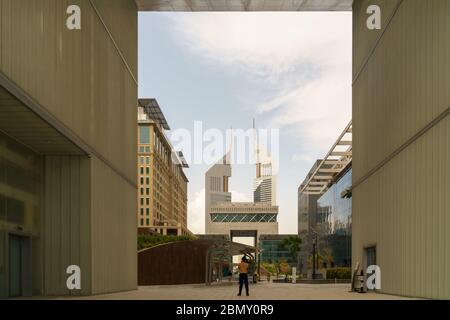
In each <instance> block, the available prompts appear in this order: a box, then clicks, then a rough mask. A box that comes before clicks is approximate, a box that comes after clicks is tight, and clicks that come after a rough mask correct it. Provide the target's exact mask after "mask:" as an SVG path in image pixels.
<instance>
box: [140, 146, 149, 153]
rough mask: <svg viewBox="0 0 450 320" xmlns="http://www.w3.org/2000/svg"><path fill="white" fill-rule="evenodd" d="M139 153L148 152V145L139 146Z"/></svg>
mask: <svg viewBox="0 0 450 320" xmlns="http://www.w3.org/2000/svg"><path fill="white" fill-rule="evenodd" d="M139 153H150V147H142V146H141V147H139Z"/></svg>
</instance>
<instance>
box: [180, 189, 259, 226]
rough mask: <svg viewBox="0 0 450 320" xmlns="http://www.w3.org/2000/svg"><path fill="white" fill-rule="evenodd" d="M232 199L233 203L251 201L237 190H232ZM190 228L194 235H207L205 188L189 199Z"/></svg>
mask: <svg viewBox="0 0 450 320" xmlns="http://www.w3.org/2000/svg"><path fill="white" fill-rule="evenodd" d="M231 199H232V200H233V202H249V201H251V200H250V199H249V198H248V196H247V195H246V194H245V193H242V192H239V191H236V190H231ZM188 228H189V230H190V231H191V232H193V233H194V234H203V233H205V188H203V189H201V190H200V191H197V192H195V194H194V196H193V197H189V203H188Z"/></svg>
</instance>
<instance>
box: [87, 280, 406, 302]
mask: <svg viewBox="0 0 450 320" xmlns="http://www.w3.org/2000/svg"><path fill="white" fill-rule="evenodd" d="M349 288H350V285H349V284H286V283H266V282H261V283H258V284H251V285H250V297H245V295H244V296H242V297H237V296H236V295H237V289H238V288H237V284H215V285H212V286H209V287H206V286H205V285H177V286H150V287H140V288H139V289H138V290H136V291H129V292H121V293H114V294H108V295H100V296H94V297H89V299H95V300H103V299H112V300H116V299H118V300H128V299H131V300H394V299H406V298H403V297H398V296H391V295H385V294H378V293H365V294H359V293H353V292H349ZM244 291H245V290H244Z"/></svg>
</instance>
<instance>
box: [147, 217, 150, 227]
mask: <svg viewBox="0 0 450 320" xmlns="http://www.w3.org/2000/svg"><path fill="white" fill-rule="evenodd" d="M146 223H147V226H149V225H150V219H148V218H147V220H146Z"/></svg>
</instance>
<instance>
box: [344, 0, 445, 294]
mask: <svg viewBox="0 0 450 320" xmlns="http://www.w3.org/2000/svg"><path fill="white" fill-rule="evenodd" d="M370 4H379V5H380V6H381V8H382V16H383V24H382V27H383V30H381V31H369V30H368V29H367V28H366V19H367V17H368V15H367V14H366V9H367V7H368V6H369V5H370ZM353 28H354V72H353V73H354V83H353V185H354V189H353V257H352V260H353V264H355V263H357V262H361V263H364V259H365V257H364V248H365V247H369V246H374V245H376V248H377V264H378V265H379V266H380V267H381V275H382V276H381V282H382V289H381V291H382V292H385V293H390V294H398V295H405V296H415V297H427V298H446V299H449V298H450V275H449V273H448V270H450V251H449V250H448V248H450V234H449V233H448V230H450V198H449V196H448V195H449V194H450V166H449V163H450V146H449V143H448V142H449V141H450V118H449V117H448V108H449V106H450V91H449V90H448V84H449V83H450V58H449V57H450V3H449V2H448V1H446V0H433V1H423V0H407V1H406V0H404V1H397V0H396V1H394V0H385V1H365V0H362V1H355V3H354V26H353ZM443 112H447V114H443Z"/></svg>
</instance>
